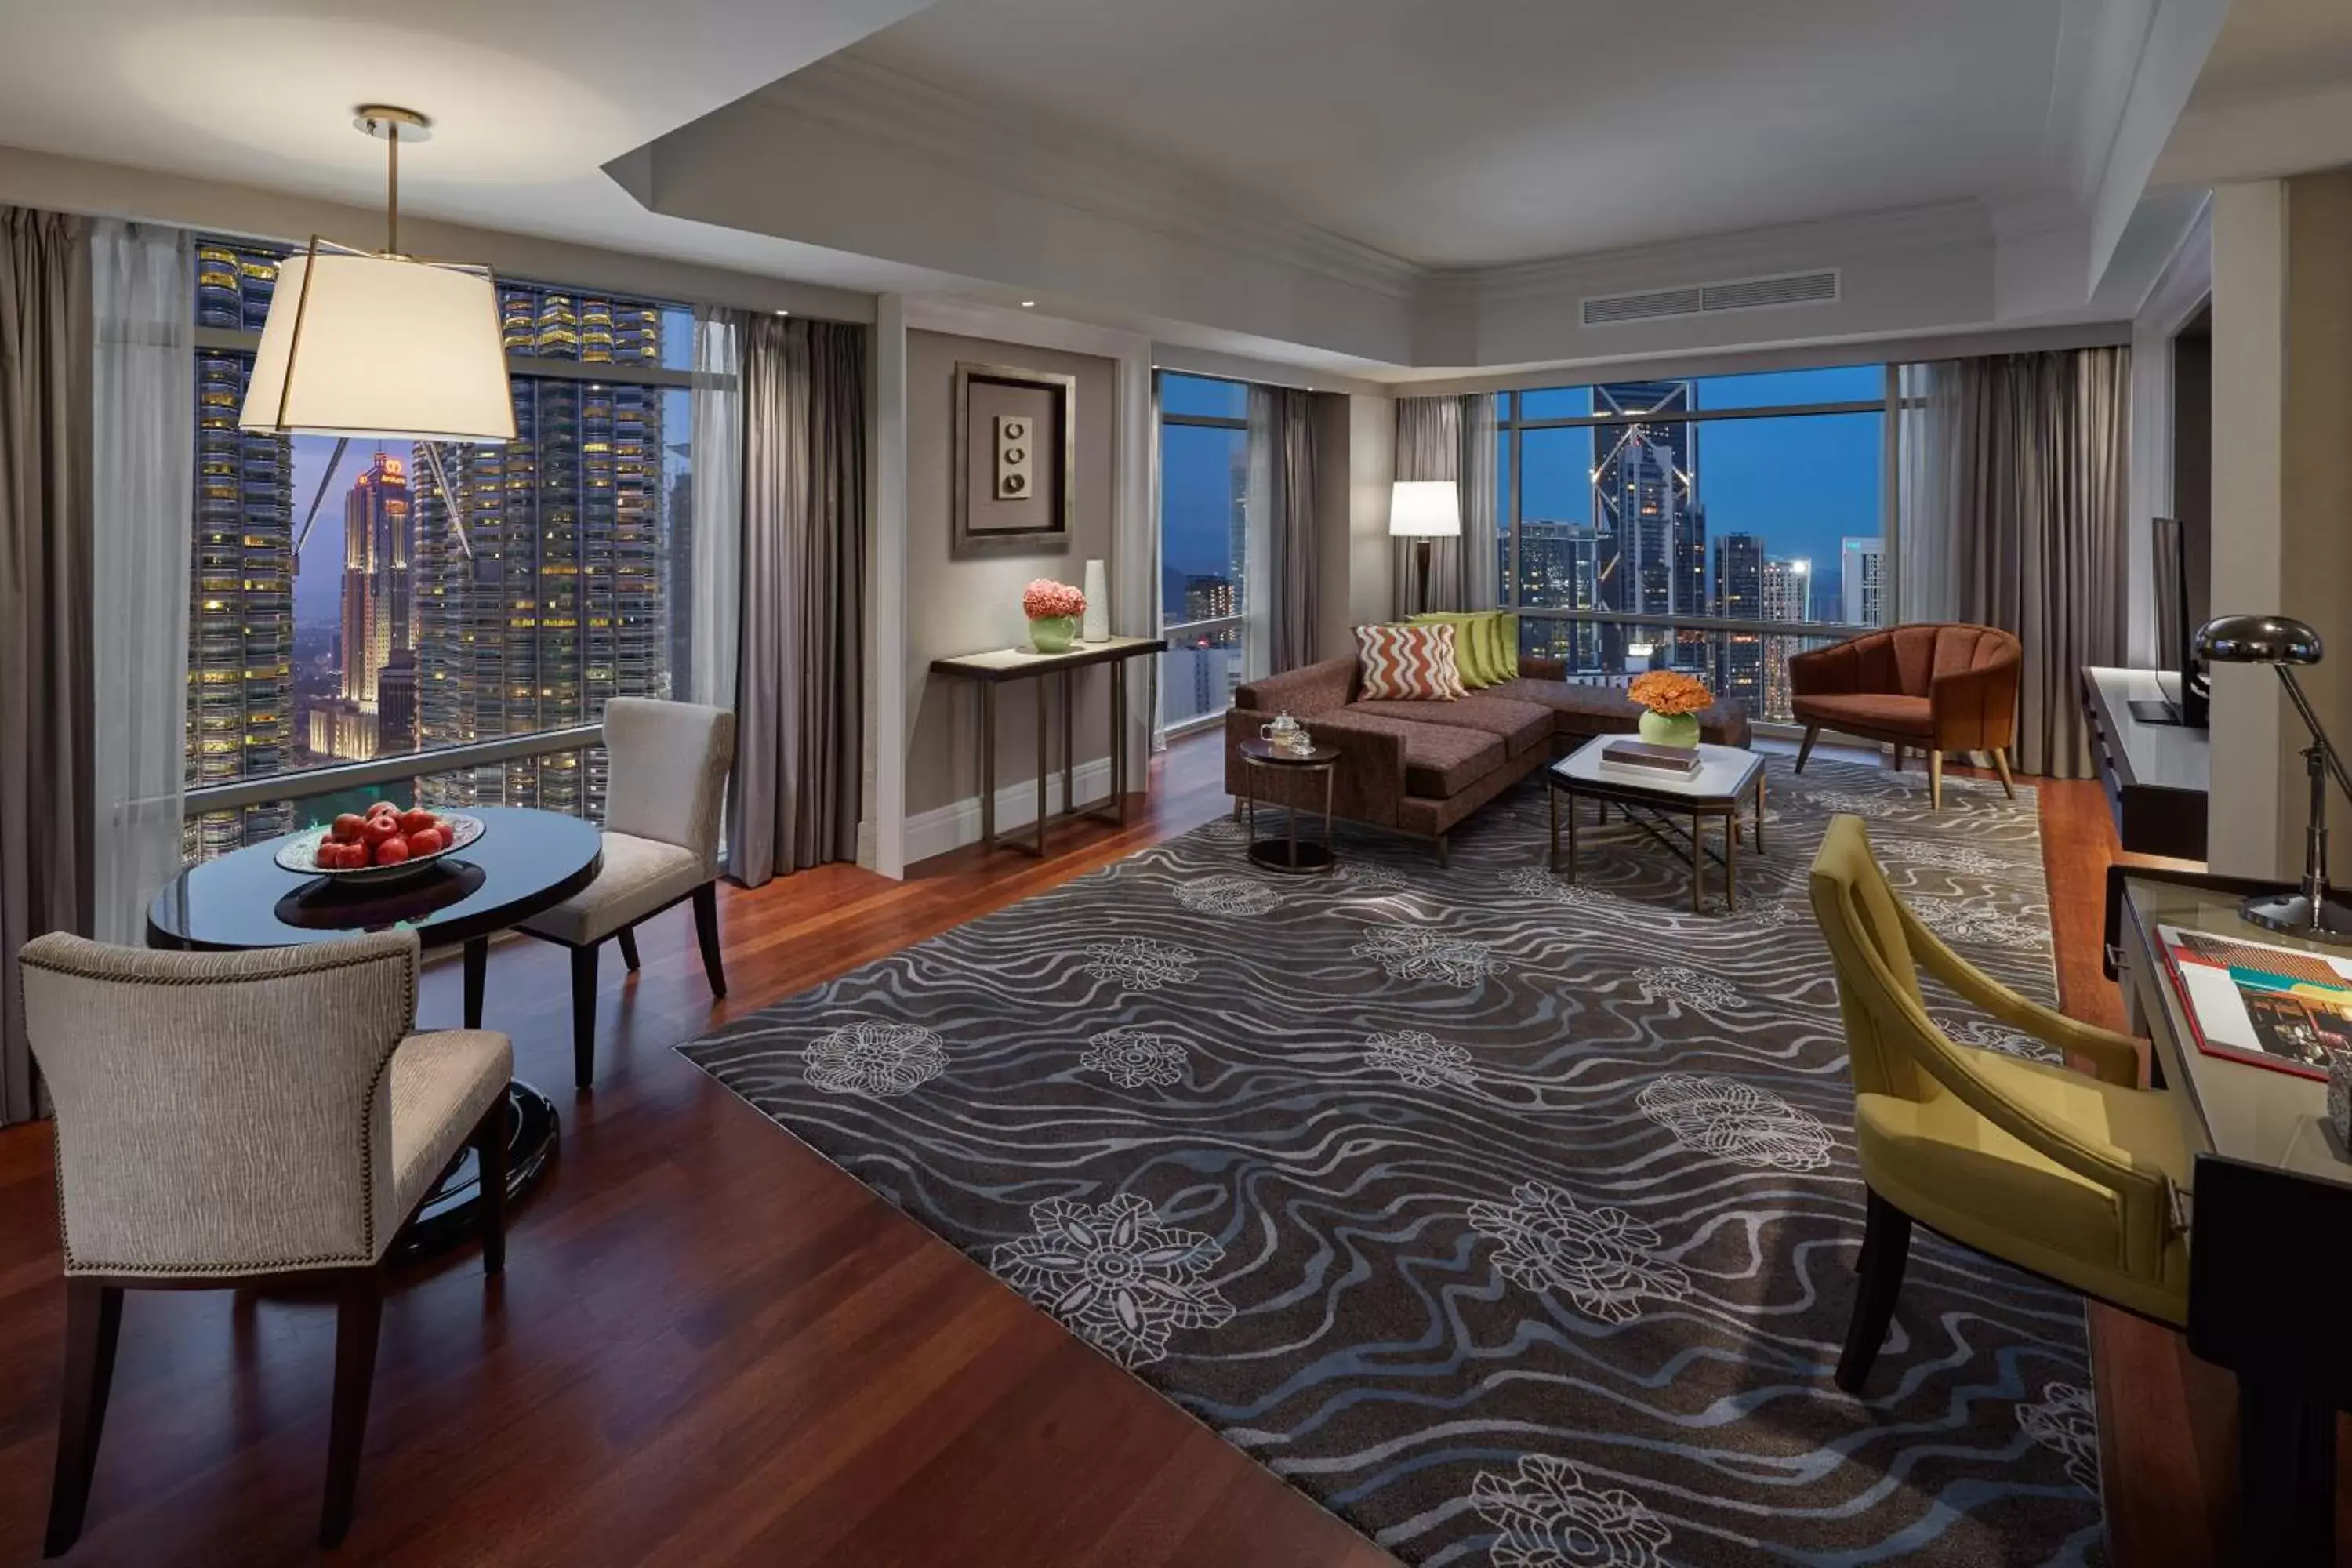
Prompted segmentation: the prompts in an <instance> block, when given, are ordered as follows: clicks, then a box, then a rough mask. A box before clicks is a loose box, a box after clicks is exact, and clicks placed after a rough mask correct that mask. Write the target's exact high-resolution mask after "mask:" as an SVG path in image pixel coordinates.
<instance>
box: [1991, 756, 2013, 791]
mask: <svg viewBox="0 0 2352 1568" xmlns="http://www.w3.org/2000/svg"><path fill="white" fill-rule="evenodd" d="M1992 765H1993V766H1994V767H1997V768H1999V769H2000V792H2001V794H2003V795H2007V796H2009V798H2010V799H2011V800H2015V799H2016V798H2017V781H2016V780H2015V779H2013V778H2011V777H2010V776H2009V748H2008V747H2007V746H1995V747H1994V748H1993V749H1992Z"/></svg>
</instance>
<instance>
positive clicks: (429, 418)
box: [237, 249, 515, 441]
mask: <svg viewBox="0 0 2352 1568" xmlns="http://www.w3.org/2000/svg"><path fill="white" fill-rule="evenodd" d="M237 424H238V425H239V426H240V427H242V428H244V429H247V430H268V431H272V432H277V433H280V434H282V433H286V432H289V431H312V432H316V433H318V434H320V435H327V436H352V437H395V438H401V439H413V440H421V441H511V440H513V439H514V436H515V425H514V403H513V401H512V400H511V398H510V397H509V395H508V391H507V361H506V348H505V344H504V342H503V340H502V339H501V337H500V334H499V310H498V291H497V289H495V288H494V287H493V286H492V284H491V281H490V279H489V277H488V275H487V274H486V273H482V272H477V271H466V270H461V269H459V268H452V267H441V266H436V265H434V264H432V263H430V262H424V261H412V260H410V259H408V258H405V257H399V256H369V255H362V254H352V253H348V252H341V251H325V250H317V249H313V250H310V251H307V252H305V253H303V254H301V255H299V256H291V257H289V258H286V260H285V261H284V262H282V263H281V264H280V265H279V267H278V289H277V292H276V293H275V294H274V295H273V296H272V297H271V299H270V301H269V320H268V322H266V323H265V324H264V325H263V327H262V330H261V347H260V349H259V351H258V352H257V353H256V355H255V357H254V363H253V382H252V384H251V386H250V388H249V389H248V390H247V393H246V395H245V409H244V412H243V413H242V414H241V415H240V416H238V419H237Z"/></svg>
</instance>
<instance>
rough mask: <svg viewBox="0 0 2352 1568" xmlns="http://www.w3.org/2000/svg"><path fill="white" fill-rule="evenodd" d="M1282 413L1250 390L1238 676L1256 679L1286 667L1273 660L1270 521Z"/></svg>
mask: <svg viewBox="0 0 2352 1568" xmlns="http://www.w3.org/2000/svg"><path fill="white" fill-rule="evenodd" d="M1280 417H1281V415H1280V412H1279V410H1278V409H1277V407H1276V392H1275V389H1274V388H1273V387H1270V386H1257V385H1255V384H1254V385H1252V386H1251V387H1250V389H1249V451H1248V454H1247V456H1248V462H1249V475H1248V479H1247V481H1246V489H1244V492H1243V494H1244V498H1245V500H1244V506H1243V508H1242V536H1243V545H1242V679H1244V680H1257V679H1263V678H1264V677H1265V676H1267V675H1270V674H1272V673H1273V672H1274V671H1276V670H1277V669H1281V668H1286V667H1285V666H1283V665H1280V664H1277V663H1276V662H1275V659H1274V643H1275V637H1276V625H1277V624H1278V621H1279V618H1280V617H1279V610H1278V606H1277V605H1276V603H1275V565H1274V547H1273V527H1272V524H1273V519H1274V514H1275V510H1276V508H1277V507H1278V506H1279V505H1280V504H1281V502H1280V500H1279V486H1278V482H1277V480H1276V469H1277V468H1278V467H1279V463H1278V461H1277V458H1276V447H1277V446H1278V445H1279V437H1278V436H1277V434H1276V426H1277V422H1278V421H1279V419H1280Z"/></svg>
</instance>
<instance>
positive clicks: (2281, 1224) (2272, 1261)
mask: <svg viewBox="0 0 2352 1568" xmlns="http://www.w3.org/2000/svg"><path fill="white" fill-rule="evenodd" d="M2256 886H2257V885H2256V884H2253V883H2242V882H2233V881H2230V880H2228V879H2221V878H2209V877H2200V876H2197V875H2195V874H2193V873H2188V872H2164V871H2136V870H2132V869H2129V868H2124V867H2116V868H2113V869H2112V870H2111V871H2110V873H2109V877H2108V898H2109V910H2108V921H2109V934H2110V947H2109V962H2110V964H2111V965H2112V966H2113V968H2114V969H2115V971H2116V977H2117V979H2118V980H2119V981H2120V982H2121V984H2122V985H2123V991H2124V1000H2125V1004H2126V1007H2127V1008H2128V1009H2129V1011H2130V1014H2131V1017H2132V1025H2133V1027H2134V1028H2135V1029H2138V1030H2144V1031H2145V1032H2146V1033H2147V1036H2148V1037H2149V1039H2150V1040H2151V1041H2152V1042H2153V1044H2154V1047H2155V1050H2156V1061H2157V1067H2158V1069H2159V1070H2160V1071H2161V1072H2162V1074H2163V1077H2164V1082H2165V1084H2166V1086H2167V1088H2168V1090H2169V1091H2170V1093H2171V1095H2172V1098H2173V1099H2174V1100H2176V1101H2177V1102H2178V1106H2179V1112H2180V1122H2181V1130H2182V1132H2183V1134H2184V1136H2185V1138H2186V1140H2187V1142H2188V1146H2189V1152H2190V1153H2191V1155H2192V1156H2193V1157H2194V1161H2195V1168H2194V1174H2193V1176H2192V1178H2191V1184H2190V1195H2189V1198H2188V1199H2187V1200H2186V1207H2187V1210H2188V1216H2187V1217H2188V1221H2189V1349H2190V1350H2192V1351H2194V1352H2196V1353H2197V1354H2198V1355H2199V1356H2200V1357H2201V1358H2202V1359H2204V1360H2206V1361H2209V1362H2211V1363H2214V1364H2216V1365H2218V1366H2223V1367H2227V1368H2228V1369H2229V1370H2230V1371H2231V1372H2232V1373H2236V1374H2237V1379H2238V1399H2239V1415H2238V1426H2239V1431H2238V1442H2239V1450H2238V1454H2239V1487H2240V1493H2241V1499H2242V1504H2241V1510H2240V1511H2241V1514H2242V1518H2243V1519H2244V1521H2245V1525H2244V1531H2243V1533H2244V1538H2245V1539H2244V1542H2243V1550H2244V1552H2245V1559H2244V1560H2245V1561H2246V1562H2248V1563H2260V1564H2262V1565H2263V1568H2286V1565H2289V1564H2295V1565H2301V1564H2314V1565H2319V1568H2333V1564H2334V1563H2335V1560H2336V1559H2335V1525H2336V1411H2338V1410H2340V1409H2352V1162H2347V1160H2346V1159H2345V1158H2343V1157H2342V1156H2341V1155H2340V1154H2339V1152H2338V1150H2337V1147H2336V1141H2335V1134H2334V1132H2333V1131H2331V1130H2330V1129H2329V1127H2328V1125H2327V1086H2326V1084H2324V1083H2321V1082H2318V1081H2317V1080H2315V1079H2305V1078H2298V1077H2295V1076H2294V1075H2293V1074H2291V1073H2283V1072H2276V1071H2273V1070H2272V1069H2271V1068H2260V1067H2253V1066H2251V1065H2249V1064H2247V1063H2244V1062H2236V1061H2231V1060H2228V1059H2226V1058H2221V1057H2210V1056H2207V1055H2206V1054H2205V1053H2204V1052H2202V1051H2200V1050H2199V1049H2198V1048H2197V1045H2196V1041H2195V1039H2194V1038H2193V1037H2192V1036H2191V1035H2190V1033H2189V1021H2188V1016H2187V1015H2186V1013H2185V1011H2184V1009H2183V1008H2182V1005H2181V1003H2180V998H2179V994H2178V993H2177V992H2176V991H2175V990H2174V989H2173V986H2172V983H2171V981H2170V979H2169V977H2168V975H2167V973H2165V971H2164V968H2163V960H2162V959H2161V957H2160V956H2158V946H2157V937H2156V928H2157V927H2158V925H2170V926H2180V927H2185V928H2189V929H2192V930H2200V931H2222V932H2227V933H2229V934H2230V935H2232V936H2237V937H2242V938H2245V939H2246V940H2248V941H2252V942H2270V943H2273V944H2275V945H2278V946H2283V947H2298V948H2306V949H2308V950H2310V951H2314V952H2330V951H2331V950H2329V949H2326V948H2321V947H2315V946H2313V944H2310V943H2307V942H2297V941H2295V940H2294V938H2292V937H2285V936H2281V935H2279V934H2278V933H2276V932H2274V931H2263V930H2261V929H2259V928H2257V927H2254V926H2252V925H2249V924H2247V923H2246V922H2245V921H2242V920H2240V919H2239V918H2238V914H2237V906H2238V900H2240V899H2241V898H2242V897H2243V896H2244V895H2245V893H2246V892H2248V891H2252V890H2253V889H2254V888H2255V887H2256ZM2261 886H2262V887H2263V888H2264V889H2268V888H2269V887H2270V884H2262V885H2261ZM2332 951H2333V952H2336V953H2338V954H2340V953H2341V952H2342V951H2343V950H2342V949H2340V948H2337V949H2334V950H2332Z"/></svg>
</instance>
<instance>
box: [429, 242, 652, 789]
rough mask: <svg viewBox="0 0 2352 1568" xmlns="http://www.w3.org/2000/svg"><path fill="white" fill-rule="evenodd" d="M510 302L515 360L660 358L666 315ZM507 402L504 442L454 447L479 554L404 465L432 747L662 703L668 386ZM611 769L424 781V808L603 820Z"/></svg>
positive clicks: (546, 762) (630, 306)
mask: <svg viewBox="0 0 2352 1568" xmlns="http://www.w3.org/2000/svg"><path fill="white" fill-rule="evenodd" d="M501 296H502V298H501V301H500V303H501V309H502V312H503V319H504V322H505V330H506V343H507V347H508V349H509V351H510V352H514V353H529V354H532V355H536V356H539V357H541V358H548V359H567V360H574V361H577V362H580V363H583V365H585V364H595V363H640V364H659V363H661V311H660V309H659V307H657V306H656V305H653V304H650V303H646V302H642V301H624V300H604V299H593V298H583V297H581V296H576V295H572V294H566V293H562V292H558V291H555V290H551V289H532V288H528V287H521V286H514V287H509V288H506V289H502V290H501ZM513 395H514V409H515V439H514V440H513V441H512V442H511V443H509V445H506V446H503V447H460V448H454V449H451V448H445V450H444V461H445V463H446V466H447V468H448V473H449V481H450V483H451V484H452V485H454V486H456V487H457V489H458V491H459V493H460V496H461V498H462V500H463V503H464V504H463V506H462V509H461V510H462V512H463V517H464V524H465V531H466V535H467V539H468V541H469V542H470V543H471V546H472V554H471V556H470V557H469V556H468V555H467V553H466V552H465V551H464V550H463V549H462V548H461V547H460V546H459V544H458V542H457V535H456V534H455V532H454V531H453V530H452V528H451V525H450V517H449V510H448V507H447V504H446V498H444V497H443V496H442V495H441V494H440V491H439V488H438V486H437V485H436V483H435V482H434V481H433V479H432V478H431V477H430V473H429V470H428V469H425V468H424V467H423V466H422V465H417V466H415V468H413V469H412V473H413V480H412V489H413V491H414V493H415V527H416V536H415V562H416V584H417V587H416V592H417V685H418V692H417V723H418V728H419V731H420V737H419V738H420V742H421V743H422V744H424V745H426V746H440V745H454V744H460V743H463V742H470V741H480V740H488V739H492V738H495V737H497V736H500V735H512V734H520V733H523V732H526V731H535V730H560V729H565V728H568V727H571V726H573V725H578V724H586V723H592V722H593V721H596V720H597V719H598V718H599V717H601V716H602V714H603V713H604V704H605V702H606V701H607V700H610V699H612V698H614V697H666V696H667V695H669V681H668V658H667V651H668V649H667V641H666V637H665V630H664V622H663V617H662V575H663V567H664V564H665V563H664V561H663V550H662V541H661V513H662V492H661V479H662V423H663V414H662V403H661V396H662V389H661V388H660V387H658V386H647V385H638V384H628V383H617V384H616V383H612V382H606V381H599V380H591V379H587V378H586V377H584V376H583V377H580V378H576V379H575V378H573V377H570V376H552V375H549V376H517V377H515V378H514V381H513ZM583 764H584V765H583ZM425 799H426V800H428V801H431V802H435V803H437V804H443V805H501V804H502V805H536V806H542V807H546V808H548V809H551V810H557V811H578V810H581V809H583V808H584V809H585V810H587V811H588V812H589V813H590V814H591V815H595V816H601V815H602V813H603V810H604V754H603V752H601V751H597V752H591V753H589V754H588V755H587V756H586V757H585V758H583V757H582V756H580V755H578V754H576V753H570V752H565V753H559V754H555V755H551V756H543V757H535V758H529V759H524V760H522V761H519V762H514V763H504V764H500V765H495V766H490V767H483V768H477V769H471V770H467V771H466V772H463V773H454V774H449V775H446V776H444V777H441V778H438V779H435V780H430V781H427V782H426V784H425Z"/></svg>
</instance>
